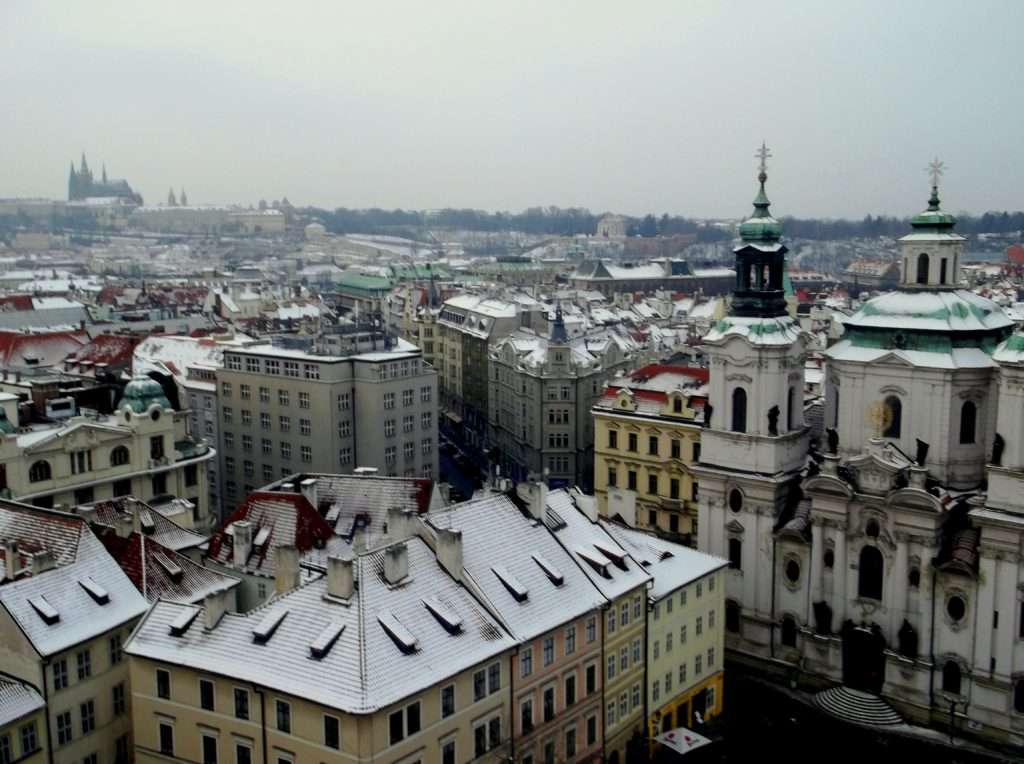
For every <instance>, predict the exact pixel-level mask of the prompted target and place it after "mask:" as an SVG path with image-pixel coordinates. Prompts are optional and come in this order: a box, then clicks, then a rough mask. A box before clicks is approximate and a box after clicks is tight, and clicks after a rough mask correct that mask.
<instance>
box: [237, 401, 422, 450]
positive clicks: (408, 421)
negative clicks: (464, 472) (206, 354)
mask: <svg viewBox="0 0 1024 764" xmlns="http://www.w3.org/2000/svg"><path fill="white" fill-rule="evenodd" d="M221 412H222V418H223V421H224V424H234V421H235V412H234V409H232V408H231V407H230V406H224V407H223V408H222V409H221ZM272 421H273V420H272V418H271V416H270V414H268V413H266V412H261V413H260V429H261V430H268V431H269V430H272V429H273V425H272ZM397 421H398V420H396V419H386V420H384V434H385V436H387V437H394V435H395V432H396V431H397V427H396V425H397ZM241 423H242V425H243V426H245V427H250V426H251V425H252V411H250V410H249V409H242V410H241ZM433 426H434V412H432V411H424V412H423V413H421V414H420V427H421V428H422V429H424V430H431V429H432V428H433ZM277 429H278V431H280V432H282V433H285V432H291V431H292V418H291V417H290V416H287V415H284V414H281V415H279V416H278V418H277ZM415 429H416V415H415V414H406V415H405V416H403V417H402V432H413V431H414V430H415ZM299 433H300V434H301V435H305V436H307V437H309V436H312V434H313V420H311V419H306V418H304V417H300V418H299ZM338 437H341V438H350V437H352V420H351V419H345V420H342V421H340V422H338ZM226 438H228V439H230V441H231V442H226V443H225V445H233V438H234V434H233V433H226Z"/></svg>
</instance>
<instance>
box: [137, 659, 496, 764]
mask: <svg viewBox="0 0 1024 764" xmlns="http://www.w3.org/2000/svg"><path fill="white" fill-rule="evenodd" d="M501 687H502V677H501V663H500V662H499V661H495V662H493V663H491V664H490V665H489V666H487V667H486V668H483V669H479V670H478V671H476V672H474V675H473V701H472V702H473V703H477V702H480V701H481V700H484V699H485V698H488V697H490V696H492V695H494V694H496V693H498V692H500V690H501ZM198 689H199V697H198V701H199V707H200V708H201V709H203V710H204V711H210V712H216V711H217V703H216V685H215V683H214V681H213V680H212V679H200V680H199V687H198ZM156 695H157V697H158V698H160V699H161V700H171V674H170V672H169V671H166V670H165V669H157V670H156ZM175 700H178V701H181V700H182V699H181V698H180V697H178V698H175ZM250 701H251V698H250V692H249V690H248V689H247V688H243V687H234V688H232V713H233V715H234V717H235V718H236V719H240V720H243V721H248V720H250V719H251V713H252V709H251V705H250ZM193 702H194V701H193ZM456 708H457V698H456V687H455V685H454V684H448V685H445V686H444V687H442V688H441V705H440V713H441V719H442V720H443V719H447V718H448V717H450V716H453V715H454V714H455V712H456ZM273 709H274V716H275V725H276V726H275V728H276V729H277V731H279V732H283V733H286V734H291V732H292V708H291V703H290V702H289V701H286V700H282V699H275V700H274V705H273ZM493 723H494V720H493V719H492V720H488V722H487V725H488V726H490V725H492V724H493ZM497 723H498V727H497V730H496V735H495V736H494V738H493V740H494V746H497V745H499V744H500V742H501V740H500V738H501V734H500V732H501V727H500V716H499V717H497ZM165 726H166V728H167V729H166V730H165V729H164V727H165ZM422 728H423V727H422V713H421V706H420V702H419V701H415V702H413V703H409V704H407V705H406V706H404V707H402V708H400V709H398V710H396V711H393V712H392V713H391V714H389V716H388V738H389V744H390V745H395V744H397V743H400V742H402V741H403V740H405V739H406V738H407V737H410V736H412V735H415V734H417V733H419V732H420V731H421V730H422ZM173 732H174V731H173V725H172V724H170V723H163V722H162V723H161V729H160V748H161V753H164V754H166V755H173V754H174V734H173ZM211 737H213V736H211ZM213 739H214V740H215V739H216V738H213ZM323 744H324V745H325V746H326V747H328V748H332V749H335V750H341V744H342V741H341V720H340V717H338V716H335V715H333V714H324V715H323ZM203 748H204V762H209V764H215V762H216V759H212V760H210V759H209V758H205V757H206V754H207V750H206V748H207V744H206V742H205V741H204V743H203ZM489 749H490V748H487V749H485V751H484V752H486V750H489ZM478 755H479V754H478Z"/></svg>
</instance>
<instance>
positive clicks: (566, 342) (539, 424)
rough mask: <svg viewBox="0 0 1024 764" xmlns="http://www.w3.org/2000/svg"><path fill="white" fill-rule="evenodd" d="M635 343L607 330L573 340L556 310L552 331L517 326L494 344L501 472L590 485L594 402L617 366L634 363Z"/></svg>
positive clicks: (492, 397)
mask: <svg viewBox="0 0 1024 764" xmlns="http://www.w3.org/2000/svg"><path fill="white" fill-rule="evenodd" d="M636 350H637V343H636V341H635V340H634V339H633V338H632V337H630V336H629V335H628V334H627V333H626V332H625V331H624V330H621V329H618V328H615V329H601V330H598V331H595V332H590V333H587V334H585V335H582V336H577V337H573V338H572V339H570V338H569V337H568V334H567V333H566V328H565V323H564V321H563V318H562V309H561V307H559V308H558V309H557V310H556V313H555V320H554V321H553V322H552V325H551V334H550V336H542V335H539V334H537V333H535V332H532V331H529V330H525V329H517V330H515V331H514V332H512V333H511V334H510V335H508V336H507V337H504V338H502V339H499V340H498V341H497V342H495V343H494V344H493V345H491V349H490V366H491V376H490V392H489V395H488V405H489V415H488V418H489V421H490V440H491V443H492V444H494V445H495V446H497V447H498V452H499V455H500V456H499V459H500V464H501V466H502V474H503V475H507V476H508V477H510V478H511V479H512V480H529V479H532V478H537V477H540V476H545V477H546V480H547V482H548V484H549V485H550V486H551V487H553V488H559V487H564V486H567V485H579V486H582V487H584V488H585V489H587V490H590V488H591V486H592V485H593V475H594V429H593V428H594V420H593V418H592V417H591V415H590V409H591V406H592V405H593V404H594V403H595V402H596V401H597V400H599V399H600V397H601V394H602V392H603V391H604V386H605V385H606V384H607V383H608V382H609V380H611V379H612V378H613V377H614V376H615V374H616V372H619V371H623V370H625V369H627V368H629V367H630V366H631V365H632V364H633V358H634V354H635V351H636Z"/></svg>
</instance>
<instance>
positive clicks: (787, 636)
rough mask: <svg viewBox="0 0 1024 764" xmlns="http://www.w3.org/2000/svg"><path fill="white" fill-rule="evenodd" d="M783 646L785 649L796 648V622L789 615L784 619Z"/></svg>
mask: <svg viewBox="0 0 1024 764" xmlns="http://www.w3.org/2000/svg"><path fill="white" fill-rule="evenodd" d="M782 644H783V645H784V646H785V647H796V621H794V620H793V616H789V615H787V616H786V617H785V618H783V619H782Z"/></svg>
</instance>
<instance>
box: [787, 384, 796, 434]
mask: <svg viewBox="0 0 1024 764" xmlns="http://www.w3.org/2000/svg"><path fill="white" fill-rule="evenodd" d="M795 429H796V388H794V387H791V388H789V395H788V397H787V399H786V431H787V432H792V431H793V430H795Z"/></svg>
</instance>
